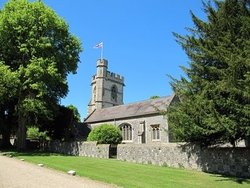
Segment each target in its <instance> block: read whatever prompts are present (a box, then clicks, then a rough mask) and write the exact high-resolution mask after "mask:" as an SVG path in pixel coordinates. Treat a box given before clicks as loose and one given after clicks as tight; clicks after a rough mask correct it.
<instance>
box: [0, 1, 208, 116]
mask: <svg viewBox="0 0 250 188" xmlns="http://www.w3.org/2000/svg"><path fill="white" fill-rule="evenodd" d="M6 2H7V1H6V0H1V1H0V6H1V7H2V6H3V4H4V3H6ZM43 2H44V3H45V4H47V5H48V6H49V7H51V8H52V9H53V10H54V11H55V12H56V13H57V14H58V15H59V16H60V17H63V18H64V19H65V21H66V22H67V23H68V24H69V28H70V31H71V33H73V34H74V35H76V36H77V37H78V38H79V39H80V41H81V42H82V46H83V52H82V53H81V55H80V57H81V63H79V67H78V71H77V74H75V75H69V77H68V83H69V93H68V95H67V97H66V98H65V99H62V100H61V103H62V104H63V105H68V104H73V105H74V106H76V107H77V108H78V110H79V112H80V114H81V118H82V119H83V118H85V117H86V113H87V105H88V102H89V101H90V96H91V86H90V82H91V77H92V75H94V74H95V71H96V60H97V59H98V58H100V49H94V48H93V46H94V45H96V44H98V43H99V42H102V41H103V42H104V54H103V56H104V58H105V59H107V60H108V61H109V71H111V72H115V73H118V74H120V75H122V76H124V77H125V85H126V86H125V88H124V103H125V104H126V103H131V102H135V101H140V100H146V99H149V98H150V97H151V96H153V95H158V96H166V95H170V94H172V93H173V91H172V88H171V86H170V84H169V81H170V79H169V78H168V77H167V75H168V74H169V75H172V76H173V77H175V78H179V77H180V75H183V72H182V71H181V69H180V67H179V66H183V65H184V66H187V65H188V63H187V62H188V58H187V56H186V54H185V52H184V51H183V50H182V48H181V47H180V46H179V45H178V44H177V43H176V41H175V39H174V37H173V34H172V32H177V33H179V34H186V33H187V31H186V30H185V28H186V27H192V25H193V24H192V21H191V15H190V10H192V11H193V12H194V13H195V15H197V16H198V17H199V18H204V17H205V15H204V13H203V11H202V1H201V0H184V1H183V0H173V1H170V0H105V1H104V0H103V1H102V0H71V1H69V0H64V1H58V0H57V1H56V0H54V1H52V0H44V1H43Z"/></svg>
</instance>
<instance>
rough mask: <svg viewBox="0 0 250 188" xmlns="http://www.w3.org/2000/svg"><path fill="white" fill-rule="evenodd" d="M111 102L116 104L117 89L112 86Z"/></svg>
mask: <svg viewBox="0 0 250 188" xmlns="http://www.w3.org/2000/svg"><path fill="white" fill-rule="evenodd" d="M111 100H112V101H115V102H117V87H116V85H113V86H112V88H111Z"/></svg>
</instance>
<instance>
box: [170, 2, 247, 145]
mask: <svg viewBox="0 0 250 188" xmlns="http://www.w3.org/2000/svg"><path fill="white" fill-rule="evenodd" d="M204 10H205V12H206V13H207V20H206V21H202V20H200V19H199V18H197V17H196V16H195V15H194V14H193V13H191V15H192V20H193V22H194V25H195V27H194V28H191V29H189V31H190V35H186V36H180V35H178V34H176V33H174V35H175V36H176V39H177V42H178V43H179V44H180V45H181V46H182V47H183V49H184V50H185V51H186V54H187V55H188V57H189V59H190V67H188V68H186V67H182V68H183V70H184V72H185V73H186V75H187V77H188V78H184V77H183V78H181V79H180V80H175V79H174V80H173V81H172V87H173V89H174V91H175V92H176V95H177V96H178V97H179V99H180V102H179V103H178V104H176V105H174V106H173V107H172V108H170V110H169V111H168V116H169V121H170V127H171V129H172V130H174V133H175V136H176V137H177V138H178V139H179V140H182V141H183V140H184V141H188V142H200V143H201V144H203V145H211V144H216V143H227V142H230V143H232V144H234V143H235V141H236V140H238V139H244V138H245V137H246V136H248V135H250V3H249V1H243V0H225V1H214V4H213V5H211V4H210V3H208V4H204Z"/></svg>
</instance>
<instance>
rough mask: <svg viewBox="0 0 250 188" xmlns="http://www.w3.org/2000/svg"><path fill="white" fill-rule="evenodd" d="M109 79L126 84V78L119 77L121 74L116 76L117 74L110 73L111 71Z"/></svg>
mask: <svg viewBox="0 0 250 188" xmlns="http://www.w3.org/2000/svg"><path fill="white" fill-rule="evenodd" d="M106 78H107V79H110V80H114V81H116V82H121V83H123V82H124V77H123V76H121V75H119V74H116V73H113V72H110V71H107V77H106Z"/></svg>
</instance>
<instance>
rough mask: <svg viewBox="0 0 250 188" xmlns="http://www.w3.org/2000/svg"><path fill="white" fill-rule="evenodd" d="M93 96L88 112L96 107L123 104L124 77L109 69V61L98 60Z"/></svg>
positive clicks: (93, 83)
mask: <svg viewBox="0 0 250 188" xmlns="http://www.w3.org/2000/svg"><path fill="white" fill-rule="evenodd" d="M91 86H92V96H91V100H90V103H89V105H88V114H91V113H92V112H93V111H94V110H95V109H102V108H108V107H112V106H117V105H121V104H123V86H124V78H123V77H122V76H120V75H118V74H115V73H112V72H109V71H108V61H107V60H105V59H99V60H97V72H96V75H94V76H93V77H92V82H91Z"/></svg>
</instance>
